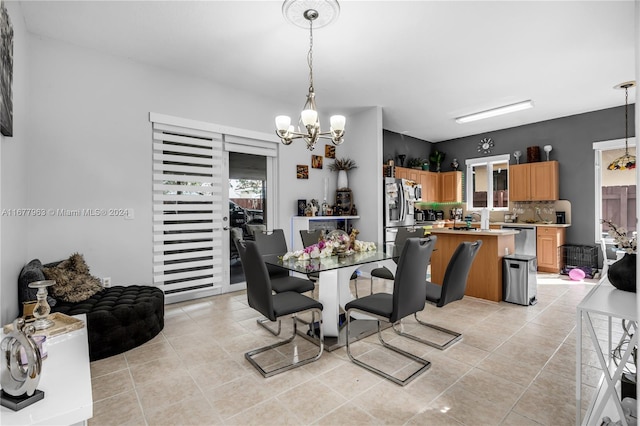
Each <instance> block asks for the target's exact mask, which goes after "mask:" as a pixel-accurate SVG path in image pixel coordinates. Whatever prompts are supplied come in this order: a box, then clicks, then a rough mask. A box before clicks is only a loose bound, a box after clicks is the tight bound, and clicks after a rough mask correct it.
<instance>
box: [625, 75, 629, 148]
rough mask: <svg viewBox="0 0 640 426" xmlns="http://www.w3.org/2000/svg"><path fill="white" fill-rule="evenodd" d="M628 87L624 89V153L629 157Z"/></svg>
mask: <svg viewBox="0 0 640 426" xmlns="http://www.w3.org/2000/svg"><path fill="white" fill-rule="evenodd" d="M628 109H629V86H626V87H625V88H624V153H625V155H629V111H628Z"/></svg>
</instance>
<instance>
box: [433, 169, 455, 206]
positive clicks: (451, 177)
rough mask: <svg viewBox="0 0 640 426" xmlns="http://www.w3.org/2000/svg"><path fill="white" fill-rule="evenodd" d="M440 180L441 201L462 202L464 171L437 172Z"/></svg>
mask: <svg viewBox="0 0 640 426" xmlns="http://www.w3.org/2000/svg"><path fill="white" fill-rule="evenodd" d="M436 174H437V175H438V180H440V197H439V201H440V202H441V203H461V202H462V172H444V173H436ZM423 198H424V197H423Z"/></svg>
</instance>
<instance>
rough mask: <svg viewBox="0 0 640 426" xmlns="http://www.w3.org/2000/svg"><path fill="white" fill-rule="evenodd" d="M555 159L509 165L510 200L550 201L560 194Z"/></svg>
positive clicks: (557, 168)
mask: <svg viewBox="0 0 640 426" xmlns="http://www.w3.org/2000/svg"><path fill="white" fill-rule="evenodd" d="M558 176H559V166H558V162H557V161H542V162H538V163H527V164H516V165H512V166H510V167H509V199H510V200H511V201H550V200H557V199H559V196H560V183H559V178H558Z"/></svg>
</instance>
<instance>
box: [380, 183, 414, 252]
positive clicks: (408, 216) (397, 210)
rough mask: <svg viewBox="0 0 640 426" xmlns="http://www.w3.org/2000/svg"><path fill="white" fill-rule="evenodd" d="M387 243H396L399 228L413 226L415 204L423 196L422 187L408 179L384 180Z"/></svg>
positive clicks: (385, 234)
mask: <svg viewBox="0 0 640 426" xmlns="http://www.w3.org/2000/svg"><path fill="white" fill-rule="evenodd" d="M383 191H384V236H385V240H384V242H385V243H393V242H394V241H395V239H396V238H395V237H396V234H397V232H398V228H401V227H407V226H413V225H414V224H415V219H414V215H413V213H414V209H415V207H414V203H415V202H416V201H418V200H420V197H421V196H422V187H421V185H419V184H417V183H416V182H414V181H412V180H408V179H396V178H384V188H383Z"/></svg>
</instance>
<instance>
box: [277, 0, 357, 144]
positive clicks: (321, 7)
mask: <svg viewBox="0 0 640 426" xmlns="http://www.w3.org/2000/svg"><path fill="white" fill-rule="evenodd" d="M339 12H340V6H339V5H338V2H337V1H336V0H323V1H318V0H315V1H313V0H286V1H285V2H284V4H283V5H282V14H283V15H284V17H285V18H286V19H287V20H288V21H289V22H291V23H293V24H294V25H297V26H299V27H303V28H306V26H307V25H308V26H309V52H308V53H307V64H308V65H309V93H308V94H307V101H306V102H305V104H304V107H303V108H302V112H301V113H300V120H299V123H298V130H297V131H296V130H295V129H294V127H293V126H292V125H291V117H289V116H286V115H279V116H277V117H276V133H277V135H278V136H279V137H280V139H281V140H282V143H283V144H285V145H290V144H291V142H293V140H294V139H303V140H304V141H305V142H306V143H307V149H308V150H309V151H313V149H314V148H315V146H316V142H318V139H320V138H324V139H331V142H333V144H334V145H340V144H341V143H342V142H344V139H343V136H344V125H345V121H346V119H345V117H344V115H334V116H332V117H331V118H330V120H329V121H330V123H331V128H330V130H329V131H328V132H322V131H321V130H320V120H319V118H318V111H317V109H316V101H315V96H316V94H315V92H314V90H313V24H314V22H316V26H317V28H322V27H323V26H325V25H327V24H329V23H331V22H332V21H333V20H335V19H336V18H337V17H338V14H339Z"/></svg>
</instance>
